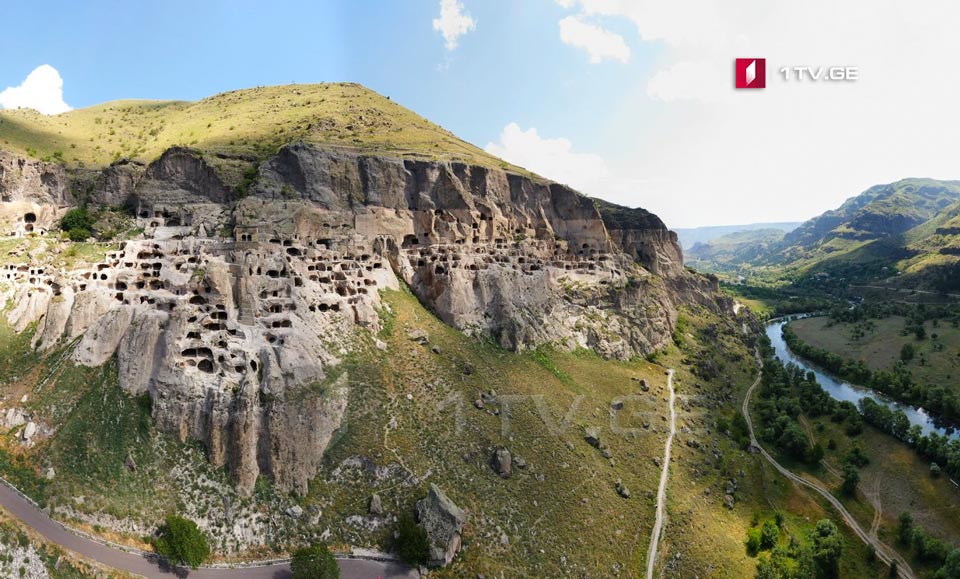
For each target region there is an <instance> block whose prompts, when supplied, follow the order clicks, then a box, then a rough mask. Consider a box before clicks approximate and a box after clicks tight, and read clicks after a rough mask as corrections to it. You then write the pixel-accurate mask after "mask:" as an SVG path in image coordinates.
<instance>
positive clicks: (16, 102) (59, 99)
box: [0, 64, 72, 115]
mask: <svg viewBox="0 0 960 579" xmlns="http://www.w3.org/2000/svg"><path fill="white" fill-rule="evenodd" d="M0 107H3V108H5V109H21V108H25V109H35V110H37V111H40V112H41V113H43V114H45V115H57V114H60V113H65V112H67V111H69V110H72V109H71V107H70V105H68V104H67V103H65V102H64V101H63V79H62V78H60V73H59V72H57V69H55V68H53V67H52V66H50V65H49V64H43V65H40V66H38V67H37V68H35V69H33V72H31V73H30V74H28V75H27V78H26V79H24V81H23V82H22V83H20V86H12V87H7V88H6V89H5V90H4V91H3V92H0Z"/></svg>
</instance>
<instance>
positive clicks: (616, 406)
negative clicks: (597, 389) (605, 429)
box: [610, 400, 623, 410]
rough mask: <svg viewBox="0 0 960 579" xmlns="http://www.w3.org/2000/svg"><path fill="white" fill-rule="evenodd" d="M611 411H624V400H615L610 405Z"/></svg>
mask: <svg viewBox="0 0 960 579" xmlns="http://www.w3.org/2000/svg"><path fill="white" fill-rule="evenodd" d="M610 409H611V410H623V400H614V401H613V402H611V403H610Z"/></svg>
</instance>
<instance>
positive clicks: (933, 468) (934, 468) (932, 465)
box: [930, 462, 940, 478]
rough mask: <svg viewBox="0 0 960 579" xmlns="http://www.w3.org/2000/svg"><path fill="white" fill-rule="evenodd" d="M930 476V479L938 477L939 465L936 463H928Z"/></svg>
mask: <svg viewBox="0 0 960 579" xmlns="http://www.w3.org/2000/svg"><path fill="white" fill-rule="evenodd" d="M930 476H932V477H934V478H936V477H938V476H940V465H939V464H937V463H935V462H931V463H930Z"/></svg>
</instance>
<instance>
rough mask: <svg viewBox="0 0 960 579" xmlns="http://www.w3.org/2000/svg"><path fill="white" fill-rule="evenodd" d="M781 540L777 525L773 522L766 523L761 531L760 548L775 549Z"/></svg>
mask: <svg viewBox="0 0 960 579" xmlns="http://www.w3.org/2000/svg"><path fill="white" fill-rule="evenodd" d="M779 540H780V529H778V528H777V525H776V523H774V522H773V521H767V522H766V523H764V524H763V527H762V528H761V529H760V548H761V549H773V548H774V547H775V546H776V545H777V541H779Z"/></svg>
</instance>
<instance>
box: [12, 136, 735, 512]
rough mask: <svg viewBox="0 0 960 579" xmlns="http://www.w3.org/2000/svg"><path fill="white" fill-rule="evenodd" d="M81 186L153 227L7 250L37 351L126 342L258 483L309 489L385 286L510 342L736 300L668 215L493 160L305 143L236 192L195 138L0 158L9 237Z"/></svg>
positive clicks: (164, 392) (157, 403)
mask: <svg viewBox="0 0 960 579" xmlns="http://www.w3.org/2000/svg"><path fill="white" fill-rule="evenodd" d="M81 195H82V196H83V201H85V202H87V203H90V204H92V205H97V204H102V205H111V206H125V207H127V208H128V209H129V211H130V212H131V214H132V215H135V219H136V221H137V224H138V225H139V226H140V227H142V228H143V233H142V235H139V236H138V237H137V238H136V239H133V240H129V241H125V242H122V243H120V244H119V246H118V247H115V248H113V249H112V251H110V252H108V253H107V254H106V259H105V261H103V262H102V263H96V264H91V265H84V266H83V267H77V268H71V269H67V268H62V267H61V268H57V267H54V266H51V265H49V264H46V263H45V262H44V261H43V260H42V259H40V258H38V257H37V256H38V255H39V254H36V253H35V254H33V255H22V256H13V258H12V259H8V260H7V262H8V263H9V264H8V265H5V266H3V267H2V268H0V283H2V284H3V285H2V287H3V288H4V289H3V291H4V293H5V297H7V298H8V299H12V300H13V304H14V307H13V308H12V309H11V310H10V311H9V312H8V320H9V321H10V322H11V323H12V324H14V325H15V327H16V328H17V330H18V331H23V330H24V329H25V328H27V327H28V326H29V325H30V324H31V323H33V322H36V323H37V326H36V328H37V329H36V333H35V335H34V346H35V347H37V348H39V349H41V350H47V349H50V348H52V347H54V346H55V345H56V344H62V343H63V342H64V341H71V342H72V341H75V342H76V346H75V350H74V354H73V355H74V357H75V360H76V361H77V362H78V363H82V364H86V365H99V364H102V363H104V362H105V361H107V360H109V359H110V357H111V356H114V355H116V357H117V361H118V367H119V371H120V381H121V385H122V386H123V388H125V389H126V390H127V391H128V392H130V393H131V394H133V395H144V394H148V395H149V396H150V397H151V398H152V401H153V405H152V408H153V417H154V420H155V421H156V424H157V426H158V427H159V428H160V429H162V430H163V431H166V432H170V433H172V434H174V435H176V436H178V437H179V438H180V439H182V440H187V439H196V440H200V441H202V442H203V443H204V444H205V445H206V448H207V450H208V454H209V457H210V460H211V461H212V462H213V463H214V464H216V465H225V466H227V467H229V469H230V470H231V472H232V473H233V474H234V476H235V477H236V480H237V482H238V484H239V485H240V487H241V488H242V489H244V490H246V491H250V490H251V489H252V488H253V485H254V483H255V482H256V479H257V477H258V476H259V475H261V474H266V475H269V476H270V477H272V478H273V479H274V480H275V481H276V483H277V485H278V487H280V488H282V489H286V490H294V491H296V492H299V493H305V492H306V488H307V483H308V481H309V480H310V478H312V477H313V476H314V474H315V473H316V470H317V468H318V467H319V464H320V460H321V458H322V455H323V451H324V449H325V448H326V446H327V444H328V443H329V441H330V439H331V437H332V436H333V435H334V433H335V432H336V430H337V428H338V427H339V426H340V423H341V419H342V417H343V413H344V410H345V408H346V404H347V400H348V398H349V396H350V388H349V384H343V383H337V384H335V385H333V386H331V385H329V384H327V382H329V376H328V374H329V369H330V368H332V367H333V366H335V365H336V364H337V363H338V362H339V360H340V358H341V357H342V356H343V355H345V354H346V353H347V352H349V351H350V350H351V349H352V348H354V347H356V342H355V338H354V337H355V336H356V335H357V333H356V332H357V331H358V329H360V328H367V329H372V330H376V329H377V328H379V325H380V320H379V317H378V313H377V312H378V310H379V309H380V307H381V304H380V294H379V290H380V289H384V288H398V287H399V286H400V283H401V282H402V283H405V284H407V285H408V286H409V287H410V288H411V290H412V291H413V292H414V293H415V294H416V296H417V297H418V298H419V299H420V300H421V301H422V302H423V303H424V304H425V305H427V306H428V307H429V308H430V309H431V310H432V311H433V312H435V313H436V314H437V315H438V316H439V317H440V318H441V319H443V320H444V321H445V322H447V323H448V324H450V325H452V326H454V327H456V328H458V329H460V330H462V331H464V332H466V333H468V334H471V335H478V336H490V337H492V338H493V339H495V340H497V341H498V342H499V343H500V344H501V345H502V346H503V347H505V348H508V349H511V350H515V351H519V350H524V349H529V348H535V347H537V346H539V345H542V344H551V345H554V346H556V347H560V348H564V349H575V348H579V347H586V348H592V349H594V350H596V351H597V352H599V353H600V354H601V355H604V356H607V357H614V358H620V359H628V358H631V357H634V356H640V355H644V354H647V353H649V352H651V351H654V350H656V349H658V348H660V347H662V346H663V345H665V344H666V343H667V342H668V341H669V340H670V339H671V336H672V332H673V328H674V325H675V323H676V318H677V308H679V307H681V306H685V305H686V306H698V307H706V308H709V309H711V310H713V311H731V310H732V303H731V301H730V300H729V299H728V298H725V297H723V296H722V295H721V294H719V292H718V291H717V287H716V284H715V282H714V281H711V280H708V279H706V278H703V277H701V276H697V275H695V274H692V273H689V272H687V271H686V270H685V269H684V268H683V266H682V255H681V252H680V247H679V245H678V243H677V239H676V235H675V234H673V233H671V232H670V231H668V230H667V228H666V227H665V226H664V225H663V223H662V222H661V221H660V220H659V219H658V218H656V216H654V215H652V214H650V213H648V212H646V211H643V210H642V209H627V208H622V207H617V206H612V205H610V204H606V203H601V202H595V201H594V200H592V199H590V198H587V197H584V196H582V195H580V194H578V193H577V192H575V191H573V190H571V189H569V188H568V187H565V186H563V185H559V184H556V183H551V182H547V181H544V180H541V179H539V178H534V177H530V176H524V175H518V174H512V173H507V172H504V171H501V170H497V169H490V168H485V167H479V166H471V165H466V164H461V163H438V162H431V161H417V160H399V159H391V158H385V157H374V156H364V155H358V154H353V153H344V152H331V151H327V150H323V149H320V148H316V147H313V146H308V145H302V144H294V145H289V146H286V147H284V148H282V149H281V150H280V151H279V152H278V153H277V154H276V155H275V156H273V157H272V158H270V159H267V160H266V161H263V162H261V163H259V164H258V165H256V178H255V179H250V180H249V181H248V182H247V183H245V184H244V186H243V187H242V188H238V187H230V186H228V185H226V184H225V180H224V179H222V178H221V176H220V174H219V173H218V171H217V169H216V163H210V162H208V160H207V159H206V158H205V156H204V155H201V154H199V153H197V152H194V151H191V150H188V149H183V148H176V149H171V150H169V151H167V152H166V153H165V154H164V155H163V156H162V157H161V158H160V159H158V160H157V161H155V162H154V163H151V164H150V165H146V166H145V165H140V164H137V163H129V162H124V163H118V164H115V165H114V166H111V167H109V168H107V169H104V170H102V171H91V170H82V171H81V170H73V171H67V170H66V169H64V168H62V167H60V166H59V165H55V164H50V163H43V162H40V161H34V160H24V159H18V158H16V157H13V156H11V155H7V154H0V198H2V202H0V233H2V234H3V235H10V236H39V235H40V234H43V233H44V232H47V231H51V230H52V229H54V228H55V226H56V223H57V220H58V219H59V217H60V216H62V214H63V213H64V212H65V211H66V210H67V209H68V208H69V207H70V206H73V205H75V204H77V203H78V202H80V201H78V199H77V197H78V196H81ZM38 243H40V244H42V247H43V248H44V250H47V251H61V250H62V245H63V243H62V242H59V241H56V240H53V239H50V238H48V237H47V238H45V237H38Z"/></svg>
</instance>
